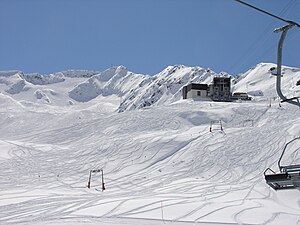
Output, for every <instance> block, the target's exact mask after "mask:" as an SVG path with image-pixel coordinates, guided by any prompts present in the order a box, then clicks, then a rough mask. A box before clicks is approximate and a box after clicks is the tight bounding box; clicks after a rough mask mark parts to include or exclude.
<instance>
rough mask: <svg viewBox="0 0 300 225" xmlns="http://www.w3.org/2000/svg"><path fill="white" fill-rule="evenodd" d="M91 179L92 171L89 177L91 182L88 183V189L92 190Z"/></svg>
mask: <svg viewBox="0 0 300 225" xmlns="http://www.w3.org/2000/svg"><path fill="white" fill-rule="evenodd" d="M91 177H92V171H91V170H90V176H89V181H88V185H87V187H88V188H91Z"/></svg>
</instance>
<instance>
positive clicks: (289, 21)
mask: <svg viewBox="0 0 300 225" xmlns="http://www.w3.org/2000/svg"><path fill="white" fill-rule="evenodd" d="M234 1H236V2H238V3H241V4H243V5H246V6H248V7H250V8H252V9H255V10H257V11H259V12H262V13H264V14H267V15H269V16H271V17H274V18H276V19H278V20H281V21H283V22H286V23H288V24H291V25H294V26H297V27H299V28H300V25H299V24H298V23H296V22H294V21H291V20H286V19H283V18H281V17H279V16H276V15H274V14H272V13H269V12H267V11H265V10H262V9H260V8H257V7H255V6H253V5H250V4H248V3H246V2H243V1H241V0H234Z"/></svg>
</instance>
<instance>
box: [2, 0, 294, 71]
mask: <svg viewBox="0 0 300 225" xmlns="http://www.w3.org/2000/svg"><path fill="white" fill-rule="evenodd" d="M245 1H246V2H248V3H250V4H253V5H255V6H257V7H260V8H262V9H264V10H266V11H269V12H271V13H274V14H276V15H278V16H282V17H283V18H286V19H288V20H293V21H295V22H298V23H300V0H245ZM283 25H285V23H284V22H281V21H277V20H276V19H274V18H272V17H269V16H267V15H264V14H261V13H259V12H257V11H254V10H252V9H250V8H248V7H246V6H244V5H241V4H239V3H237V2H235V1H233V0H0V70H12V69H16V70H22V71H24V72H26V73H30V72H39V73H51V72H57V71H61V70H66V69H88V70H99V71H102V70H105V69H106V68H108V67H110V66H112V65H124V66H126V67H127V68H128V69H129V70H131V71H133V72H137V73H144V74H156V73H158V72H160V71H161V70H163V69H164V68H165V67H167V66H169V65H174V64H184V65H187V66H200V67H204V68H211V69H213V70H215V71H216V72H221V71H226V72H228V73H230V74H233V75H234V74H237V73H240V72H245V71H246V70H247V69H250V68H251V67H252V66H254V65H256V64H257V63H260V62H276V54H277V43H278V40H279V38H280V34H275V33H273V29H274V28H277V27H280V26H283ZM283 64H284V65H288V66H294V67H300V28H293V29H292V30H290V31H289V33H288V36H287V39H286V41H285V46H284V56H283Z"/></svg>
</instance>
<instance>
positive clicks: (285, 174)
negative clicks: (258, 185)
mask: <svg viewBox="0 0 300 225" xmlns="http://www.w3.org/2000/svg"><path fill="white" fill-rule="evenodd" d="M296 140H300V137H297V138H294V139H293V140H291V141H289V142H288V143H286V145H285V146H284V149H283V152H282V153H281V156H280V158H279V160H278V167H279V171H280V172H279V173H276V172H274V171H273V170H272V169H270V168H267V169H266V170H265V172H264V175H265V180H266V182H267V184H268V185H269V186H270V187H271V188H273V189H274V190H275V191H277V190H286V189H298V190H299V191H300V164H294V165H287V166H283V165H281V160H282V157H283V155H284V153H285V151H286V149H287V146H288V145H289V144H290V143H292V142H294V141H296ZM268 172H271V173H269V174H267V173H268Z"/></svg>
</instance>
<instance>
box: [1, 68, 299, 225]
mask: <svg viewBox="0 0 300 225" xmlns="http://www.w3.org/2000/svg"><path fill="white" fill-rule="evenodd" d="M251 71H253V70H251ZM251 71H248V72H249V73H250V72H251ZM297 73H298V71H297ZM67 79H68V78H67ZM84 79H86V78H83V77H80V76H79V77H76V78H75V77H73V78H70V82H68V83H66V84H68V86H66V84H64V85H65V86H59V85H61V84H63V83H52V84H48V85H47V86H43V88H46V89H49V88H51V89H52V90H54V91H55V92H56V93H57V94H58V95H60V96H61V97H60V98H57V99H56V100H55V101H56V102H57V104H52V105H51V104H48V103H44V102H43V103H41V102H30V98H29V97H30V93H33V91H34V88H33V86H32V87H31V89H30V90H29V91H27V92H26V91H25V94H24V95H23V96H21V95H18V96H15V95H8V94H5V93H0V105H1V108H0V115H1V116H0V124H1V126H0V146H1V148H0V224H21V225H25V224H44V225H45V224H46V225H48V224H100V225H104V224H110V225H115V224H129V225H133V224H155V225H156V224H176V225H177V224H178V225H187V224H221V225H222V224H299V223H300V192H299V191H298V190H288V191H278V192H275V191H274V190H272V189H271V188H270V187H269V186H268V185H266V183H265V181H264V176H263V172H264V170H265V169H266V168H268V167H271V168H272V169H274V170H276V171H278V169H277V161H278V158H279V156H280V154H281V152H282V150H283V147H284V145H285V143H286V142H288V141H290V140H291V139H293V138H295V137H297V136H300V120H299V108H298V107H295V106H292V105H288V104H283V105H282V107H279V105H278V102H277V101H275V102H272V106H271V107H269V104H270V101H269V98H267V97H268V96H266V95H265V96H258V97H257V98H254V100H253V101H248V102H230V103H228V102H226V103H224V102H211V101H194V100H177V101H174V102H171V103H170V102H169V103H165V104H158V105H154V106H151V107H144V108H142V109H138V110H137V109H136V110H128V111H124V112H122V113H118V112H117V111H118V107H119V104H120V98H119V96H117V95H114V94H113V95H109V96H98V97H96V98H94V99H92V100H90V101H88V102H82V103H76V102H75V104H74V105H67V104H66V105H63V102H64V103H65V102H68V101H69V97H68V96H67V95H66V94H62V93H66V92H59V89H58V88H60V89H61V90H65V89H64V88H66V87H72V86H73V85H75V83H76V84H77V83H78V81H80V82H84ZM107 79H109V78H107ZM253 80H254V79H252V80H248V81H247V80H244V81H243V82H245V83H247V84H249V82H253ZM75 81H76V82H75ZM72 82H73V83H72ZM260 82H261V83H262V84H264V85H266V82H263V81H260ZM71 83H72V84H71ZM270 83H271V82H270ZM27 85H28V84H27ZM29 85H30V84H29ZM56 86H57V87H56ZM249 86H250V85H249ZM244 87H246V86H245V85H244ZM290 87H291V86H288V88H290ZM39 88H40V89H41V88H42V87H39ZM242 88H243V86H242V85H241V84H240V86H236V89H237V90H241V89H242ZM251 88H253V91H254V87H251ZM255 88H257V89H255V90H262V91H263V93H268V92H267V91H266V89H264V87H263V86H262V85H260V84H259V82H257V84H256V86H255ZM30 91H31V92H30ZM22 93H23V92H21V94H22ZM273 94H274V92H272V91H270V95H269V96H272V95H273ZM21 98H23V99H24V98H27V100H22V99H21ZM53 99H54V98H53ZM53 99H51V102H54V101H53ZM214 120H221V121H222V124H223V131H221V130H220V129H219V127H218V126H217V125H216V126H213V129H212V132H209V128H210V123H211V121H214ZM252 122H253V125H252ZM299 148H300V143H299V142H295V143H294V144H293V145H292V146H290V148H289V149H288V150H287V154H286V155H285V157H284V159H283V163H284V164H288V163H293V164H294V163H300V157H299ZM92 169H103V171H104V180H105V187H106V190H105V191H104V192H102V190H101V176H100V174H93V176H92V182H91V188H90V189H88V188H87V182H88V177H89V171H90V170H92Z"/></svg>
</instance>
